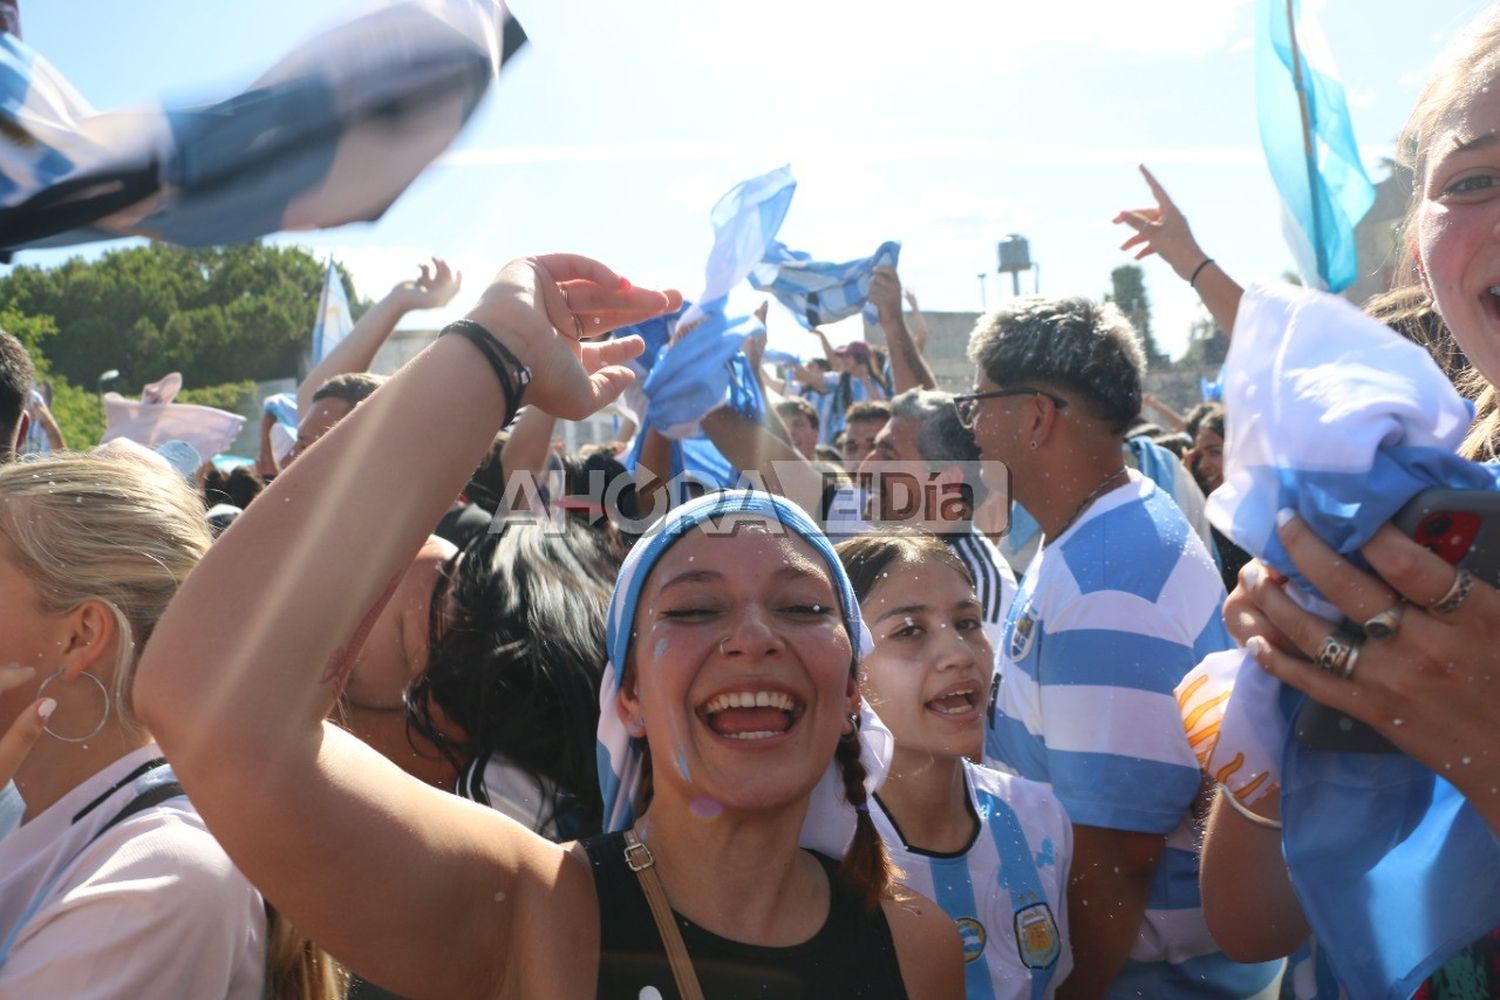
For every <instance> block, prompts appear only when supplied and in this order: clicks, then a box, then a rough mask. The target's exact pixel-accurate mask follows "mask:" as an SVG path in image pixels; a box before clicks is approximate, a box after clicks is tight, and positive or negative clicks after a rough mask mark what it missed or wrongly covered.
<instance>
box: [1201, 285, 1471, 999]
mask: <svg viewBox="0 0 1500 1000" xmlns="http://www.w3.org/2000/svg"><path fill="white" fill-rule="evenodd" d="M1224 388H1225V406H1226V409H1227V410H1228V412H1229V413H1230V414H1232V415H1234V416H1233V422H1232V424H1231V427H1230V434H1229V440H1228V442H1227V446H1226V449H1225V456H1224V485H1223V486H1221V487H1220V488H1219V489H1217V490H1215V491H1214V493H1213V494H1212V496H1210V498H1209V501H1208V510H1209V517H1210V519H1211V520H1212V521H1213V522H1214V525H1215V526H1216V527H1218V528H1219V530H1220V531H1223V532H1224V533H1226V534H1227V535H1228V536H1229V537H1230V538H1232V539H1233V540H1234V541H1235V542H1236V543H1237V544H1238V545H1239V546H1240V547H1242V548H1244V549H1245V550H1246V551H1248V552H1250V553H1251V554H1252V555H1255V556H1257V557H1259V558H1261V559H1263V560H1265V561H1266V562H1267V563H1269V564H1270V565H1272V566H1274V567H1275V568H1276V569H1278V570H1281V571H1282V572H1284V573H1286V574H1287V575H1288V577H1290V578H1291V580H1292V581H1293V584H1294V585H1293V586H1290V587H1289V588H1288V593H1289V594H1290V595H1292V596H1294V597H1295V598H1297V599H1298V600H1299V601H1300V602H1301V603H1303V604H1304V605H1306V606H1308V607H1310V608H1311V609H1313V610H1315V611H1317V612H1318V613H1319V614H1321V615H1322V616H1323V617H1325V618H1327V619H1329V620H1330V630H1331V629H1332V627H1333V624H1334V623H1336V622H1337V619H1338V617H1339V615H1338V612H1337V611H1336V609H1333V608H1331V607H1330V606H1328V605H1326V604H1324V603H1322V601H1321V600H1320V598H1319V596H1318V595H1317V594H1316V592H1315V591H1314V590H1313V589H1312V587H1311V586H1310V585H1309V584H1308V583H1307V581H1306V580H1305V578H1303V577H1302V576H1301V575H1300V574H1298V573H1297V572H1296V569H1295V567H1294V566H1292V564H1291V561H1290V560H1289V559H1288V557H1287V554H1286V550H1285V549H1284V548H1283V547H1282V545H1281V543H1280V542H1279V541H1278V540H1277V537H1276V534H1275V517H1276V513H1277V512H1278V511H1280V510H1283V509H1291V510H1295V511H1296V512H1297V514H1298V515H1299V516H1300V517H1301V518H1302V519H1303V520H1304V521H1305V522H1306V523H1307V525H1308V526H1309V527H1310V528H1311V529H1312V530H1313V531H1315V532H1316V533H1317V534H1318V535H1319V536H1320V537H1321V538H1322V539H1323V541H1324V542H1326V543H1327V544H1329V545H1330V546H1332V547H1333V548H1334V549H1336V550H1337V551H1339V552H1340V553H1342V554H1344V555H1345V556H1347V557H1349V558H1350V559H1351V560H1353V561H1360V557H1359V555H1358V550H1359V549H1360V547H1361V546H1363V545H1364V544H1365V543H1366V542H1368V541H1369V540H1370V538H1371V537H1372V536H1373V535H1374V534H1375V532H1376V531H1377V530H1379V528H1380V527H1381V526H1382V525H1383V524H1385V523H1386V522H1387V521H1389V520H1390V519H1391V517H1392V515H1394V514H1395V513H1396V512H1397V511H1398V510H1400V509H1401V507H1402V506H1404V505H1405V504H1406V502H1407V501H1408V500H1410V499H1411V498H1412V497H1413V496H1415V495H1416V494H1417V493H1418V492H1420V491H1421V490H1423V489H1426V488H1430V487H1446V488H1450V489H1476V490H1477V489H1491V490H1492V489H1496V488H1500V484H1497V468H1496V467H1495V466H1485V465H1479V464H1476V463H1473V462H1469V461H1466V460H1464V459H1462V458H1460V457H1459V456H1458V455H1457V454H1456V450H1457V448H1458V445H1459V444H1460V442H1461V441H1462V440H1463V438H1464V435H1465V433H1466V432H1467V430H1468V427H1469V423H1470V420H1471V419H1472V408H1471V406H1470V405H1469V404H1468V403H1467V402H1466V401H1465V400H1464V399H1463V398H1462V397H1460V396H1459V395H1458V393H1457V392H1455V391H1454V389H1453V387H1452V385H1451V384H1450V383H1449V381H1448V379H1447V378H1446V376H1444V375H1443V373H1442V372H1441V371H1440V370H1439V369H1438V367H1437V365H1436V364H1434V363H1433V361H1432V358H1431V357H1429V356H1428V354H1427V352H1426V351H1424V350H1423V349H1422V348H1420V347H1418V346H1417V345H1415V344H1412V343H1409V342H1408V341H1406V340H1404V339H1402V338H1401V337H1400V336H1399V335H1397V334H1396V333H1395V332H1393V331H1392V330H1390V329H1389V328H1388V327H1386V326H1385V325H1384V324H1382V323H1379V322H1376V321H1375V320H1372V319H1370V318H1369V317H1367V316H1365V315H1364V314H1363V313H1361V312H1360V311H1359V310H1358V309H1356V308H1354V307H1353V306H1352V305H1350V304H1349V303H1347V302H1345V301H1344V300H1343V299H1340V298H1338V297H1336V296H1332V295H1325V294H1321V293H1318V292H1313V291H1309V290H1307V289H1294V288H1290V287H1285V286H1277V287H1267V286H1252V287H1250V288H1249V289H1247V290H1246V292H1245V295H1244V298H1243V299H1242V300H1241V302H1240V308H1239V314H1238V317H1237V319H1236V321H1235V330H1234V339H1233V342H1232V345H1231V347H1230V350H1229V360H1228V362H1227V364H1226V370H1225V387H1224ZM1246 671H1248V672H1249V674H1250V676H1251V677H1254V678H1257V679H1264V678H1266V677H1268V676H1269V675H1267V674H1265V672H1264V671H1262V670H1260V669H1259V668H1258V667H1256V666H1255V665H1254V664H1253V663H1248V662H1247V663H1246V664H1245V665H1244V666H1243V667H1242V668H1241V672H1240V674H1239V676H1240V680H1239V681H1238V682H1237V683H1236V689H1235V695H1234V699H1232V700H1231V702H1230V709H1229V710H1227V711H1226V720H1227V718H1228V712H1229V711H1233V710H1234V704H1235V701H1237V700H1238V699H1240V697H1241V694H1242V692H1241V690H1240V689H1241V687H1244V686H1246V685H1247V682H1246V680H1245V677H1246ZM1270 683H1271V684H1274V681H1272V682H1270ZM1269 696H1270V697H1271V698H1272V699H1274V700H1275V701H1276V707H1277V708H1279V709H1280V717H1281V718H1282V719H1285V720H1287V721H1288V722H1289V721H1290V720H1291V719H1292V718H1294V717H1295V714H1296V713H1297V712H1298V711H1299V710H1300V708H1301V706H1302V704H1303V703H1304V702H1305V701H1306V698H1305V696H1303V695H1301V694H1300V693H1298V692H1297V691H1295V690H1293V689H1292V688H1289V687H1281V688H1280V690H1279V691H1277V690H1275V688H1272V689H1271V690H1270V691H1269ZM1226 725H1227V724H1226ZM1292 728H1293V727H1292V726H1290V725H1289V724H1288V725H1287V726H1286V729H1285V731H1284V735H1283V736H1282V738H1281V739H1280V741H1279V747H1280V766H1281V773H1280V782H1281V808H1282V818H1283V822H1284V823H1285V828H1284V831H1283V845H1282V846H1283V851H1284V853H1285V856H1286V861H1287V867H1288V869H1289V871H1290V872H1291V876H1292V884H1293V886H1294V887H1295V888H1296V890H1297V896H1298V898H1299V899H1300V900H1301V902H1302V906H1303V910H1304V911H1305V912H1306V914H1307V918H1308V923H1309V925H1310V926H1311V928H1312V931H1313V934H1314V936H1315V937H1316V938H1317V940H1318V943H1319V946H1320V948H1321V949H1322V953H1323V955H1324V956H1325V957H1326V958H1327V959H1328V961H1329V962H1330V964H1331V965H1332V968H1333V970H1334V973H1335V975H1336V977H1337V979H1338V981H1339V983H1340V984H1341V985H1342V986H1343V988H1344V989H1345V990H1346V991H1347V992H1348V994H1349V995H1350V996H1352V997H1391V998H1397V997H1399V998H1402V1000H1405V998H1406V997H1409V996H1410V995H1411V994H1412V992H1413V991H1414V990H1416V988H1417V987H1418V986H1419V985H1420V984H1421V983H1422V981H1423V980H1424V979H1426V978H1427V977H1428V976H1429V975H1430V974H1431V973H1432V972H1433V971H1434V970H1435V969H1436V968H1437V967H1439V966H1440V965H1442V964H1443V962H1444V961H1446V960H1447V959H1448V958H1450V957H1451V956H1452V955H1453V954H1454V953H1456V952H1457V951H1458V950H1459V949H1461V948H1463V947H1464V946H1466V945H1468V944H1469V943H1470V942H1472V941H1474V940H1475V939H1477V938H1479V937H1481V936H1483V935H1485V934H1488V933H1489V932H1490V931H1491V930H1493V929H1494V928H1495V927H1497V926H1500V841H1497V840H1496V838H1495V836H1494V834H1493V833H1491V832H1490V831H1489V828H1488V827H1487V826H1486V825H1485V823H1484V821H1483V820H1482V819H1481V818H1480V817H1479V815H1478V813H1477V812H1476V811H1475V810H1474V809H1473V807H1472V806H1470V805H1469V804H1468V803H1467V802H1465V801H1464V799H1463V796H1461V795H1460V794H1459V792H1458V791H1457V789H1455V788H1454V787H1453V786H1452V785H1451V784H1449V783H1448V782H1447V781H1445V780H1444V779H1443V778H1442V777H1441V776H1439V775H1437V774H1434V773H1433V772H1432V771H1430V770H1428V769H1427V768H1426V767H1425V766H1424V765H1422V764H1420V763H1418V762H1416V761H1414V760H1412V759H1411V758H1409V757H1407V756H1405V755H1403V754H1400V753H1390V754H1357V753H1330V752H1320V751H1315V750H1309V749H1307V748H1305V747H1303V746H1301V745H1300V744H1299V743H1298V742H1297V740H1296V738H1295V736H1293V735H1292V732H1291V730H1292ZM1455 766H1457V765H1456V764H1455Z"/></svg>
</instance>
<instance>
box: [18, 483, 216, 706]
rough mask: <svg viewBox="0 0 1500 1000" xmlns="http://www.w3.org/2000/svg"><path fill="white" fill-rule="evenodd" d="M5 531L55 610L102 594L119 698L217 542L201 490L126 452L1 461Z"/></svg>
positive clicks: (45, 604)
mask: <svg viewBox="0 0 1500 1000" xmlns="http://www.w3.org/2000/svg"><path fill="white" fill-rule="evenodd" d="M0 534H3V535H4V536H5V538H6V539H7V540H8V541H9V542H10V544H11V547H12V549H13V550H14V555H15V560H16V564H17V567H18V568H19V569H20V570H21V572H23V573H24V574H26V576H27V578H28V579H30V580H31V582H32V583H33V584H34V585H35V586H36V588H37V593H38V595H39V598H40V600H41V604H42V609H43V610H44V611H46V612H48V613H49V614H61V613H65V612H68V611H71V610H73V609H74V608H76V607H78V606H79V605H81V604H84V603H85V602H87V601H103V602H104V603H105V604H107V605H108V606H109V608H110V610H111V611H112V612H113V613H114V618H115V624H116V626H117V629H118V631H119V639H118V645H117V647H116V655H115V669H114V688H115V704H116V705H117V706H118V707H119V713H120V715H119V718H120V720H121V722H122V723H123V724H124V725H125V726H127V727H131V726H133V725H134V720H135V716H134V714H133V712H132V711H131V702H130V683H131V680H132V679H133V678H134V676H135V665H136V663H137V661H138V660H139V659H140V651H141V650H142V649H143V648H144V647H145V645H146V640H147V639H149V638H150V637H151V631H152V629H154V628H155V627H156V623H157V621H159V620H160V619H161V616H162V613H163V612H165V611H166V609H167V604H168V602H170V601H171V600H172V596H173V595H174V594H176V593H177V587H178V585H179V584H181V583H182V581H183V579H184V578H185V577H186V576H187V575H188V572H189V571H190V570H192V568H193V566H194V565H196V564H197V562H198V560H199V559H200V558H202V556H203V553H204V552H206V551H207V550H208V545H209V542H210V540H211V536H210V534H209V529H208V522H207V520H206V519H205V518H204V511H203V503H202V501H201V500H200V499H199V498H198V494H197V493H196V492H195V491H194V490H193V489H192V488H191V487H190V486H188V484H187V483H186V482H185V481H184V480H183V479H182V477H181V476H179V475H177V473H175V472H173V471H172V470H171V469H170V468H169V467H168V466H166V465H165V464H164V463H161V464H158V463H156V462H154V461H152V460H151V459H150V458H149V457H144V456H136V455H132V454H129V453H114V454H102V453H79V454H64V455H55V456H50V457H47V458H42V459H37V460H35V461H28V462H20V463H14V464H9V465H4V466H0Z"/></svg>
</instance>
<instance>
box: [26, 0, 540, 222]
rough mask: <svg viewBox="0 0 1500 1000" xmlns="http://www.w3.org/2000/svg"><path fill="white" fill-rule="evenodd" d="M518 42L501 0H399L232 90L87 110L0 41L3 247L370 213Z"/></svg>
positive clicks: (450, 128) (430, 153)
mask: <svg viewBox="0 0 1500 1000" xmlns="http://www.w3.org/2000/svg"><path fill="white" fill-rule="evenodd" d="M525 41H526V36H525V33H524V32H523V31H522V30H521V28H520V25H519V24H517V23H516V22H515V21H514V20H513V19H512V18H511V17H510V16H509V14H508V13H507V11H506V8H505V6H504V4H503V3H501V2H499V0H421V2H419V0H408V2H403V3H395V4H391V5H389V6H385V7H381V8H378V9H376V10H373V11H371V12H369V13H367V14H364V15H362V16H360V17H358V18H355V19H353V20H351V21H349V22H347V23H344V24H342V25H339V26H337V27H335V28H333V29H331V30H329V31H327V32H325V33H324V34H322V35H319V36H317V37H315V38H313V39H311V40H309V41H307V42H306V43H304V44H303V45H302V46H300V47H299V48H297V49H294V50H293V51H292V52H291V53H290V54H289V55H287V56H286V58H284V59H282V60H281V62H279V63H278V64H277V65H276V66H274V67H272V68H271V69H270V70H269V71H268V72H266V73H265V74H264V75H263V76H262V77H261V78H260V79H259V80H257V81H256V82H255V83H253V84H252V85H251V86H250V87H249V89H247V90H246V91H244V92H243V93H241V94H238V95H235V96H234V97H231V98H229V99H227V100H223V101H219V102H217V103H214V104H209V105H202V106H193V107H176V108H149V109H139V110H132V111H114V112H104V113H98V112H95V111H94V109H93V108H92V107H90V106H89V105H88V103H87V102H86V101H84V100H83V98H82V97H80V96H79V95H78V94H77V93H76V92H75V91H74V90H73V89H72V87H70V86H69V85H68V83H67V81H66V80H64V79H63V78H62V77H61V75H59V74H58V73H57V72H56V70H54V69H53V68H52V67H51V66H49V65H48V64H47V62H46V60H44V59H42V58H41V57H40V56H39V55H38V54H37V53H35V52H34V51H32V50H31V49H30V48H28V47H27V46H26V45H24V44H23V43H22V42H21V41H20V40H19V39H18V38H16V37H15V36H14V35H9V34H6V35H0V251H12V250H16V249H19V248H23V247H35V246H56V245H66V244H73V243H85V242H90V241H93V240H104V239H114V238H116V237H121V236H147V237H151V238H156V239H162V240H167V241H170V242H173V243H178V244H182V245H184V246H209V245H216V244H225V243H239V242H244V241H248V240H253V239H256V238H258V237H260V236H264V235H266V234H268V233H273V232H277V231H279V230H284V229H319V228H325V227H329V226H338V225H343V224H344V223H348V222H358V221H369V220H373V219H378V218H379V217H380V216H381V215H382V214H383V213H384V212H385V210H386V209H387V208H388V207H390V205H391V203H392V202H394V201H395V200H396V198H397V197H398V196H400V194H401V192H402V191H404V190H405V189H406V187H407V185H409V184H410V183H411V182H412V181H413V180H414V179H415V178H416V177H417V175H418V174H419V173H421V172H422V170H423V169H424V168H425V167H426V166H427V165H428V164H429V163H431V162H432V161H433V160H434V159H435V158H436V157H437V156H438V155H439V154H440V153H442V152H443V150H445V149H446V148H447V147H448V146H449V144H451V143H452V142H453V140H454V139H455V138H456V137H457V135H458V133H459V131H460V129H462V127H463V125H464V123H465V122H466V121H467V120H468V118H469V115H470V114H471V113H472V112H473V110H474V108H475V106H476V105H477V104H478V103H479V100H480V98H481V97H483V96H484V94H485V92H486V91H487V90H488V88H489V84H490V81H491V80H492V79H493V78H494V76H495V75H496V74H497V73H498V72H499V71H500V68H501V66H502V65H503V64H504V62H505V61H506V60H507V59H508V58H509V57H510V56H511V55H512V54H514V53H515V52H516V51H517V50H518V49H519V48H520V47H521V46H522V45H524V44H525Z"/></svg>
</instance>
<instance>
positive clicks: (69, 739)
mask: <svg viewBox="0 0 1500 1000" xmlns="http://www.w3.org/2000/svg"><path fill="white" fill-rule="evenodd" d="M61 676H62V671H60V670H59V671H58V672H56V673H54V674H52V675H51V676H50V677H48V678H47V679H46V680H44V681H42V683H41V686H40V687H38V688H37V689H36V693H37V696H38V697H40V696H41V694H42V692H43V691H45V690H47V685H48V684H51V683H52V682H53V681H55V680H57V679H58V678H59V677H61ZM80 676H83V677H87V678H88V679H89V680H91V681H93V682H94V686H95V687H97V688H98V689H99V697H101V698H103V699H104V714H102V715H101V716H99V724H98V725H96V726H95V727H94V728H93V729H90V730H89V731H88V732H87V733H85V734H83V735H82V736H64V735H62V734H61V733H54V732H53V731H52V727H51V725H50V724H49V725H44V726H42V732H44V733H46V734H47V735H48V736H50V737H52V738H53V739H54V740H61V741H62V742H64V743H84V742H86V741H88V740H91V739H93V738H94V737H95V736H98V735H99V732H100V730H102V729H103V728H104V724H105V723H106V722H108V721H109V688H107V687H105V686H104V682H103V681H101V680H100V679H99V678H97V677H95V676H94V675H93V674H91V673H89V672H88V671H87V670H85V671H84V672H83V673H82V674H81V675H80Z"/></svg>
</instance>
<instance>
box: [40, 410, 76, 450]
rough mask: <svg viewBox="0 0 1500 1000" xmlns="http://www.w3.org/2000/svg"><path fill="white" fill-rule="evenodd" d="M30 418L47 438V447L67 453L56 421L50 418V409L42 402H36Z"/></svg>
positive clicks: (64, 439)
mask: <svg viewBox="0 0 1500 1000" xmlns="http://www.w3.org/2000/svg"><path fill="white" fill-rule="evenodd" d="M32 418H33V419H35V420H36V422H37V426H39V427H41V429H42V433H43V434H45V435H46V436H47V447H48V448H51V449H52V450H53V451H67V450H68V442H67V439H66V438H64V437H63V432H62V428H61V427H59V426H57V419H56V418H55V417H53V416H52V409H51V408H50V407H49V406H47V404H46V402H45V401H44V400H38V401H37V404H36V407H35V409H34V410H33V411H32Z"/></svg>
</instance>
